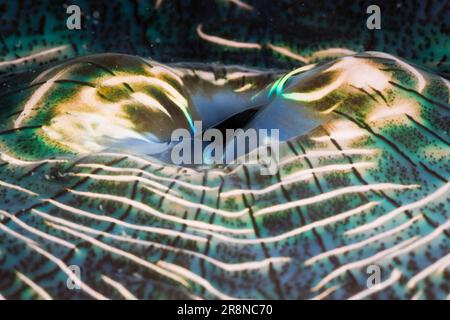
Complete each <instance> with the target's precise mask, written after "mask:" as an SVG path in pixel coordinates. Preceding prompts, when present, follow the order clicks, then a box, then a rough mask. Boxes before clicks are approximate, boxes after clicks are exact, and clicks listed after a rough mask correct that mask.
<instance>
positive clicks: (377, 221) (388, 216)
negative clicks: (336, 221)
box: [345, 183, 450, 235]
mask: <svg viewBox="0 0 450 320" xmlns="http://www.w3.org/2000/svg"><path fill="white" fill-rule="evenodd" d="M449 188H450V183H446V184H445V185H444V186H443V187H441V188H439V189H438V190H437V191H435V192H433V193H432V194H430V195H428V196H426V197H425V198H422V199H420V200H419V201H416V202H413V203H410V204H407V205H404V206H401V207H399V208H397V209H395V210H393V211H391V212H389V213H387V214H385V215H383V216H381V217H380V218H377V219H375V220H374V221H372V222H370V223H367V224H365V225H362V226H360V227H356V228H354V229H352V230H349V231H347V232H346V233H345V234H346V235H354V234H357V233H361V232H365V231H368V230H370V229H374V228H377V227H379V226H381V225H382V224H384V223H385V222H387V221H389V220H391V219H393V218H395V217H396V216H397V215H399V214H400V213H402V212H405V211H408V210H414V209H417V208H420V207H423V206H425V205H427V204H429V203H431V202H432V201H434V200H436V199H437V198H439V197H440V196H442V195H444V194H446V192H447V191H448V190H449Z"/></svg>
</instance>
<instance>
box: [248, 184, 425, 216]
mask: <svg viewBox="0 0 450 320" xmlns="http://www.w3.org/2000/svg"><path fill="white" fill-rule="evenodd" d="M418 187H419V185H402V184H394V183H375V184H370V185H360V186H350V187H344V188H340V189H337V190H333V191H330V192H325V193H322V194H320V195H317V196H314V197H310V198H306V199H300V200H296V201H291V202H287V203H282V204H278V205H274V206H271V207H266V208H263V209H260V210H258V211H256V212H255V214H254V216H255V217H259V216H263V215H266V214H269V213H274V212H278V211H282V210H288V209H291V208H295V207H300V206H305V205H309V204H313V203H318V202H321V201H325V200H328V199H331V198H334V197H337V196H340V195H344V194H348V193H357V192H367V191H371V190H374V191H379V190H402V189H413V188H418Z"/></svg>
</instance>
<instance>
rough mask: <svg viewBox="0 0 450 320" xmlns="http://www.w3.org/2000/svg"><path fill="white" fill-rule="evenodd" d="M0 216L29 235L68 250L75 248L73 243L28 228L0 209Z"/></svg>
mask: <svg viewBox="0 0 450 320" xmlns="http://www.w3.org/2000/svg"><path fill="white" fill-rule="evenodd" d="M0 214H2V215H5V216H7V217H8V218H9V219H11V220H12V221H14V222H15V223H16V224H17V225H19V226H20V227H22V228H23V229H25V230H27V231H28V232H30V233H33V234H35V235H37V236H38V237H41V238H43V239H46V240H49V241H52V242H55V243H57V244H59V245H62V246H64V247H67V248H69V249H75V248H76V246H75V245H74V244H73V243H70V242H67V241H65V240H63V239H61V238H58V237H55V236H52V235H50V234H48V233H46V232H42V231H41V230H38V229H36V228H33V227H31V226H29V225H28V224H26V223H25V222H23V221H22V220H20V219H18V218H16V217H15V216H14V215H12V214H10V213H9V212H6V211H3V210H1V209H0Z"/></svg>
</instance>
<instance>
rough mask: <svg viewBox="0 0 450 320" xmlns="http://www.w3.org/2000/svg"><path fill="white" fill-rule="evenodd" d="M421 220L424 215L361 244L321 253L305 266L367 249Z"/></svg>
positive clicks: (307, 261)
mask: <svg viewBox="0 0 450 320" xmlns="http://www.w3.org/2000/svg"><path fill="white" fill-rule="evenodd" d="M421 218H422V215H418V216H417V217H414V218H413V219H411V220H409V221H407V222H406V223H404V224H402V225H400V226H398V227H396V228H393V229H391V230H388V231H385V232H383V233H380V234H377V235H375V236H373V237H370V238H367V239H366V240H363V241H360V242H357V243H352V244H349V245H347V246H343V247H339V248H336V249H333V250H330V251H326V252H323V253H320V254H318V255H317V256H314V257H312V258H309V259H308V260H306V261H305V265H306V266H310V265H313V264H314V263H316V262H317V261H319V260H322V259H325V258H328V257H330V256H334V255H339V254H343V253H345V252H349V251H352V250H356V249H359V248H362V247H365V246H367V245H370V244H373V243H375V242H376V241H378V240H381V239H383V238H386V237H389V236H392V235H394V234H397V233H399V232H401V231H403V230H405V229H407V228H409V227H410V226H411V225H413V224H414V223H415V222H416V221H417V220H419V219H421Z"/></svg>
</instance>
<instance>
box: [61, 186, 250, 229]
mask: <svg viewBox="0 0 450 320" xmlns="http://www.w3.org/2000/svg"><path fill="white" fill-rule="evenodd" d="M67 191H68V192H70V193H73V194H76V195H79V196H83V197H89V198H94V199H97V200H98V199H103V200H110V201H115V202H119V203H123V204H126V205H129V206H132V207H134V208H136V209H139V210H141V211H143V212H146V213H148V214H150V215H152V216H155V217H157V218H160V219H163V220H168V221H172V222H175V223H180V224H185V225H187V226H189V227H192V228H197V229H202V230H213V231H218V232H221V231H222V232H228V233H234V234H247V233H252V232H253V230H252V229H231V228H226V227H223V226H218V225H214V224H210V223H206V222H203V221H193V220H186V219H183V218H179V217H176V216H171V215H168V214H164V213H161V212H159V211H157V210H155V209H153V208H152V207H150V206H148V205H145V204H143V203H141V202H138V201H135V200H131V199H128V198H125V197H119V196H114V195H110V194H103V193H94V192H83V191H76V190H71V189H67Z"/></svg>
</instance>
